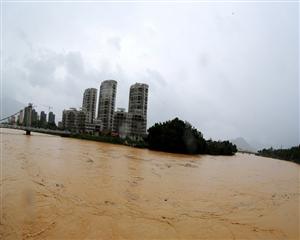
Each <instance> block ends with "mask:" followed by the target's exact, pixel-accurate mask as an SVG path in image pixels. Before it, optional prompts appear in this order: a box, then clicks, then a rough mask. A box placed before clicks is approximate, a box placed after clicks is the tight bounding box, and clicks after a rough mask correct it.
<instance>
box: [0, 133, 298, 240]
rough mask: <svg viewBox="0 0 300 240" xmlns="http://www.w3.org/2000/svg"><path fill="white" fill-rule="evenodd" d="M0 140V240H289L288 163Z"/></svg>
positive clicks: (14, 136)
mask: <svg viewBox="0 0 300 240" xmlns="http://www.w3.org/2000/svg"><path fill="white" fill-rule="evenodd" d="M0 136H1V166H2V168H1V172H2V175H1V177H2V179H1V222H0V239H264V240H265V239H299V227H300V225H299V191H300V188H299V176H300V175H299V173H300V166H299V165H297V164H294V163H291V162H286V161H279V160H275V159H268V158H263V157H257V156H254V155H248V154H236V155H235V156H230V157H223V156H206V155H204V156H189V155H179V154H168V153H162V152H155V151H149V150H144V149H136V148H131V147H126V146H120V145H112V144H107V143H100V142H92V141H85V140H78V139H71V138H62V137H57V136H49V135H43V134H37V133H33V134H32V135H31V136H26V135H24V132H22V131H18V130H8V129H1V134H0Z"/></svg>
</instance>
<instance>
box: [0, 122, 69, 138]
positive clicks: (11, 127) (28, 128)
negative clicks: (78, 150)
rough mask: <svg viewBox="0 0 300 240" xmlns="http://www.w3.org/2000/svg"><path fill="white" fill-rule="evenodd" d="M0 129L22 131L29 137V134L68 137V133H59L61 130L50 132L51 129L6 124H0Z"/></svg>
mask: <svg viewBox="0 0 300 240" xmlns="http://www.w3.org/2000/svg"><path fill="white" fill-rule="evenodd" d="M0 128H10V129H16V130H23V131H25V132H26V135H30V133H31V132H38V133H45V134H51V135H59V136H64V137H67V136H70V135H71V132H70V131H61V130H52V129H45V128H35V127H26V126H17V125H10V124H6V123H0Z"/></svg>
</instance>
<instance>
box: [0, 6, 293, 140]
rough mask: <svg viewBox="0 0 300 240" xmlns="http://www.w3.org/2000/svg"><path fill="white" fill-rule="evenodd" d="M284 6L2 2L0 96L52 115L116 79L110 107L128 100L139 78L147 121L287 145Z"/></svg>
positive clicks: (289, 68)
mask: <svg viewBox="0 0 300 240" xmlns="http://www.w3.org/2000/svg"><path fill="white" fill-rule="evenodd" d="M293 6H294V5H293V4H282V5H280V6H279V5H276V4H275V5H274V4H265V5H260V4H251V6H249V5H247V6H246V5H240V4H234V3H232V4H226V6H224V5H222V4H215V5H213V6H208V5H202V4H180V5H179V4H170V5H169V4H168V5H164V6H162V5H151V4H150V5H147V6H144V5H138V4H126V5H125V4H124V5H122V4H118V5H116V4H104V5H102V4H83V3H82V4H80V3H78V4H65V5H61V4H51V5H39V4H32V5H29V4H27V5H24V4H14V5H13V7H12V5H9V4H7V5H5V11H3V12H4V16H3V17H4V21H3V22H4V25H5V26H4V28H3V30H4V32H3V37H4V50H5V51H4V55H3V56H4V57H3V60H4V65H3V67H4V73H3V74H4V75H3V76H4V83H3V89H4V91H3V92H4V95H5V96H9V97H11V98H13V99H15V100H17V101H19V102H22V103H27V102H34V103H37V104H38V103H40V104H43V105H51V106H53V107H54V111H55V112H56V114H57V118H58V119H59V118H60V117H61V111H62V110H63V109H64V108H68V107H72V106H74V107H80V106H81V103H82V94H83V91H84V89H85V88H88V87H96V88H97V89H99V86H100V83H101V81H103V80H105V79H115V80H117V81H118V90H117V103H116V106H117V107H127V106H128V95H129V87H130V85H131V84H133V83H135V82H145V83H147V84H149V111H148V116H149V121H148V126H151V125H152V124H153V123H155V122H158V121H165V120H168V119H170V118H173V117H176V116H178V117H180V118H182V119H184V120H187V121H189V122H191V123H192V124H193V125H194V126H195V127H197V128H199V130H201V131H202V132H203V133H204V135H205V137H207V138H209V137H213V138H215V139H231V138H236V137H239V136H242V137H244V138H245V139H247V140H248V139H249V140H251V141H256V142H261V143H262V144H264V146H270V145H273V146H280V145H283V146H291V145H295V144H298V143H299V45H298V41H299V36H298V33H299V30H298V29H299V23H298V17H299V10H298V8H295V7H293ZM166 10H168V11H166ZM125 13H126V14H125ZM232 13H234V14H232ZM33 24H34V26H35V27H34V28H32V26H33Z"/></svg>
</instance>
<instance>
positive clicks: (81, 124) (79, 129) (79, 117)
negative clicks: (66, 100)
mask: <svg viewBox="0 0 300 240" xmlns="http://www.w3.org/2000/svg"><path fill="white" fill-rule="evenodd" d="M62 128H63V129H65V130H69V131H71V132H76V133H83V132H84V130H85V112H84V111H82V110H77V109H76V108H70V109H68V110H63V116H62Z"/></svg>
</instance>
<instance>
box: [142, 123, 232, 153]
mask: <svg viewBox="0 0 300 240" xmlns="http://www.w3.org/2000/svg"><path fill="white" fill-rule="evenodd" d="M146 142H147V144H148V147H149V149H153V150H159V151H165V152H174V153H188V154H212V155H234V154H235V153H236V152H237V148H236V146H235V145H234V144H232V143H230V142H229V141H212V140H208V141H206V140H205V139H204V138H203V135H202V133H201V132H200V131H198V130H197V129H196V128H194V127H192V126H191V124H189V123H188V122H184V121H182V120H180V119H178V118H175V119H173V120H170V121H167V122H164V123H156V124H155V125H154V126H152V127H150V128H149V129H148V137H147V139H146Z"/></svg>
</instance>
